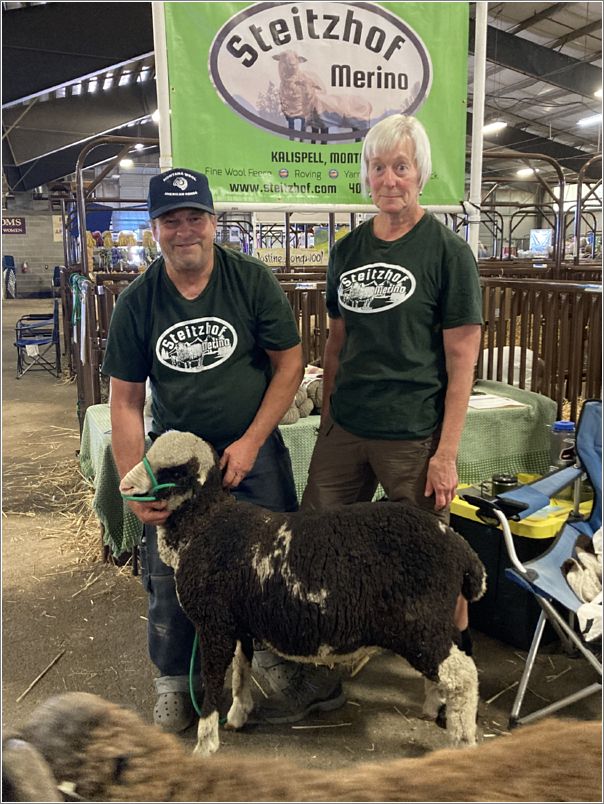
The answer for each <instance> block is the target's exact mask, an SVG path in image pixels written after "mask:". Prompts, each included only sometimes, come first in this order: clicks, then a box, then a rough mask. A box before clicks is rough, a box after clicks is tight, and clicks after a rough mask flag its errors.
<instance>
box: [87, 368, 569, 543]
mask: <svg viewBox="0 0 604 804" xmlns="http://www.w3.org/2000/svg"><path fill="white" fill-rule="evenodd" d="M474 393H476V394H479V395H480V396H485V397H486V396H487V395H491V396H492V398H494V399H495V398H497V397H498V398H499V400H498V401H499V403H503V404H505V400H506V399H508V400H510V404H513V402H516V404H518V403H520V404H519V405H518V406H515V407H505V406H504V407H483V408H472V407H470V408H469V409H468V416H467V419H466V425H465V429H464V432H463V436H462V440H461V445H460V451H459V459H458V471H459V478H460V481H461V482H462V483H477V482H480V481H481V480H485V479H487V478H490V477H491V475H492V474H493V473H496V472H514V473H516V472H531V473H535V474H540V473H542V472H544V471H546V470H547V467H548V464H549V431H548V428H547V425H549V424H551V423H552V422H553V421H554V419H555V416H556V404H555V402H553V401H552V400H551V399H549V398H547V397H545V396H541V395H540V394H534V393H531V392H530V391H522V390H519V389H517V388H514V387H513V386H510V385H507V384H505V383H498V382H492V381H486V380H479V381H478V382H477V383H476V385H475V387H474ZM480 396H479V397H478V398H479V399H480ZM486 403H487V404H488V399H486ZM494 404H497V400H496V399H495V402H494ZM318 425H319V417H318V416H309V417H307V418H304V419H300V420H299V421H298V422H296V423H295V424H288V425H281V427H280V430H281V433H282V434H283V439H284V441H285V444H286V446H287V447H288V449H289V451H290V454H291V459H292V465H293V469H294V478H295V482H296V490H297V493H298V498H299V499H300V498H301V497H302V492H303V491H304V487H305V485H306V479H307V474H308V466H309V463H310V458H311V455H312V451H313V447H314V443H315V439H316V430H317V427H318ZM80 466H81V469H82V473H83V474H84V476H85V477H86V478H88V479H90V480H91V481H92V482H93V485H94V488H95V493H94V500H93V508H94V511H95V513H96V514H97V516H98V518H99V521H100V522H101V526H102V530H103V542H104V544H105V545H107V546H108V548H109V549H110V550H111V552H112V553H113V554H114V555H116V556H118V555H120V554H121V553H123V552H126V551H128V550H131V549H132V547H134V546H135V545H137V544H138V543H139V541H140V537H141V535H142V525H141V523H140V522H139V520H138V519H137V518H136V517H135V516H134V514H133V513H132V512H131V511H130V509H129V508H128V506H127V505H126V504H125V503H124V502H123V500H122V498H121V496H120V493H119V478H118V474H117V470H116V468H115V463H114V461H113V455H112V452H111V420H110V415H109V406H108V405H92V406H90V407H89V408H88V409H87V411H86V417H85V420H84V427H83V431H82V441H81V447H80Z"/></svg>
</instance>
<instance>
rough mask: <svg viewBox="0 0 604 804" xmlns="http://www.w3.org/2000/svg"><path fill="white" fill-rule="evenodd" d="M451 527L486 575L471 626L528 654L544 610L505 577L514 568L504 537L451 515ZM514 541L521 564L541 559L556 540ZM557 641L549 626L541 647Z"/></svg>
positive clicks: (522, 539) (523, 538)
mask: <svg viewBox="0 0 604 804" xmlns="http://www.w3.org/2000/svg"><path fill="white" fill-rule="evenodd" d="M451 527H452V528H454V529H455V530H456V531H457V532H458V533H460V534H461V535H462V536H463V537H464V538H465V539H466V541H467V542H468V544H469V545H470V546H471V547H472V548H473V549H474V550H475V551H476V552H477V554H478V556H479V557H480V560H481V561H482V563H483V564H484V566H485V569H486V571H487V591H486V593H485V595H484V596H483V597H482V598H481V599H480V600H479V601H477V602H476V603H472V604H471V605H470V626H471V627H472V628H477V629H478V630H479V631H482V632H483V633H485V634H487V635H488V636H492V637H495V638H496V639H500V640H501V641H502V642H506V643H507V644H509V645H513V646H514V647H516V648H520V649H521V650H528V649H529V648H530V645H531V642H532V640H533V634H534V633H535V626H536V625H537V620H538V619H539V614H540V613H541V608H540V606H539V604H538V603H537V601H536V600H535V598H534V597H533V595H532V594H530V593H529V592H527V591H525V590H524V589H522V587H520V586H518V584H516V583H514V582H513V581H511V580H509V579H508V578H506V577H505V570H506V568H507V567H511V562H510V560H509V557H508V553H507V550H506V548H505V542H504V539H503V533H502V532H501V531H500V530H498V529H497V528H493V527H490V526H489V525H485V524H483V523H482V522H474V521H473V520H471V519H466V518H465V517H461V516H456V515H455V514H452V515H451ZM513 538H514V546H515V547H516V552H517V554H518V558H519V559H520V561H529V560H530V559H532V558H535V557H536V556H539V555H541V554H542V553H544V552H545V551H546V550H547V548H548V547H549V546H550V545H551V543H552V542H553V539H529V538H526V537H523V536H514V537H513ZM556 638H557V635H556V632H555V631H554V629H553V628H552V627H551V626H550V625H549V624H546V626H545V631H544V634H543V639H542V644H547V643H548V642H552V641H553V640H554V639H556Z"/></svg>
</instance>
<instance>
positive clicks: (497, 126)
mask: <svg viewBox="0 0 604 804" xmlns="http://www.w3.org/2000/svg"><path fill="white" fill-rule="evenodd" d="M502 128H507V123H505V122H504V121H503V120H494V121H493V122H492V123H487V124H486V126H483V129H482V133H483V134H493V133H494V132H495V131H500V130H501V129H502Z"/></svg>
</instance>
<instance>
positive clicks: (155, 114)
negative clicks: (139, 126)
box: [151, 109, 159, 123]
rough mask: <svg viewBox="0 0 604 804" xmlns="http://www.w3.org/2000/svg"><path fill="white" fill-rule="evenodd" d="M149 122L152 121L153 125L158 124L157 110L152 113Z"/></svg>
mask: <svg viewBox="0 0 604 804" xmlns="http://www.w3.org/2000/svg"><path fill="white" fill-rule="evenodd" d="M151 120H153V122H154V123H159V109H156V110H155V111H154V112H153V114H152V115H151Z"/></svg>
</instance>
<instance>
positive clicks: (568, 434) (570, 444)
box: [550, 421, 575, 469]
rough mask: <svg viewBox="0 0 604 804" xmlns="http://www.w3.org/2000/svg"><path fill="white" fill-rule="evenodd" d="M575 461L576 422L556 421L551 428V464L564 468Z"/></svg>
mask: <svg viewBox="0 0 604 804" xmlns="http://www.w3.org/2000/svg"><path fill="white" fill-rule="evenodd" d="M574 463H575V423H574V422H567V421H559V422H554V423H553V424H552V426H551V429H550V466H551V467H552V468H554V467H555V468H557V469H562V468H564V467H565V466H573V465H574Z"/></svg>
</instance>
